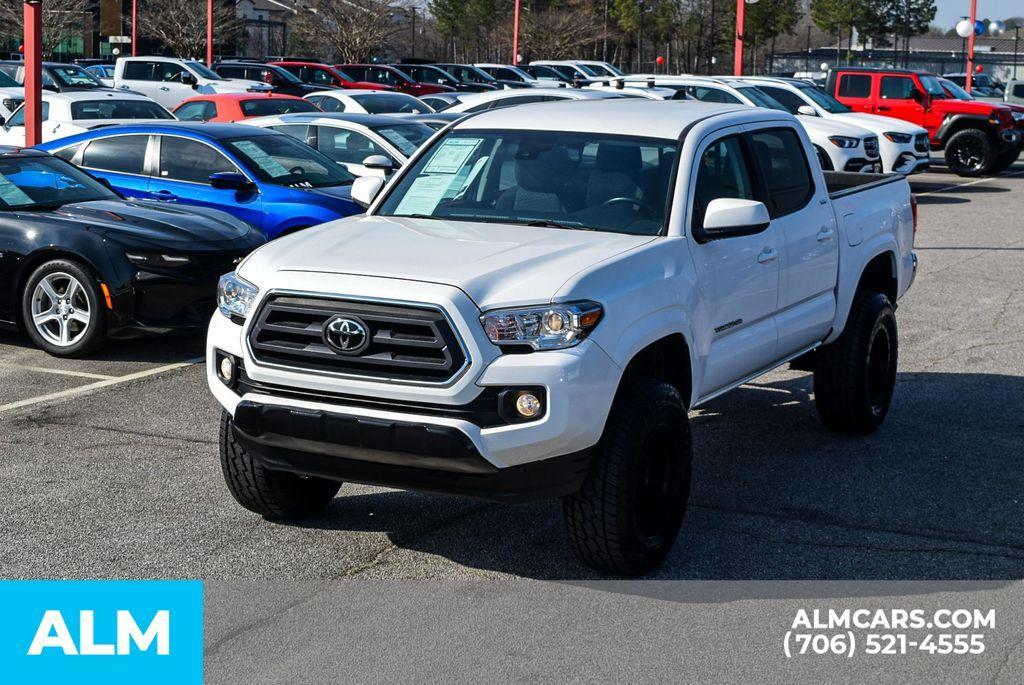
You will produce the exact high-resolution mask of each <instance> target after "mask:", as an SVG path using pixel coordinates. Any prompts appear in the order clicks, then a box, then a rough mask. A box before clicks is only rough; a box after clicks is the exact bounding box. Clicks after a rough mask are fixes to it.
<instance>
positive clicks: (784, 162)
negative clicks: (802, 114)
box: [750, 128, 814, 219]
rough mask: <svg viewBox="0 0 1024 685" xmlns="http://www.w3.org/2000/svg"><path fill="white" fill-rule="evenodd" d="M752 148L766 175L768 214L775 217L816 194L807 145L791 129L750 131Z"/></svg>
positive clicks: (795, 207)
mask: <svg viewBox="0 0 1024 685" xmlns="http://www.w3.org/2000/svg"><path fill="white" fill-rule="evenodd" d="M750 141H751V148H752V151H753V153H754V158H755V159H756V160H757V164H758V166H759V167H760V168H761V175H762V177H763V178H764V184H765V191H766V195H767V197H766V198H765V200H766V202H765V204H766V205H768V213H769V214H771V217H772V218H773V219H774V218H776V217H780V216H783V215H786V214H789V213H791V212H795V211H796V210H798V209H800V208H801V207H803V206H804V205H806V204H807V203H808V202H809V201H810V199H811V197H812V196H813V195H814V182H813V181H812V180H811V170H810V167H808V165H807V157H806V155H804V147H803V145H802V144H801V143H800V138H799V137H798V136H797V135H796V132H794V131H793V130H792V129H786V128H778V129H771V130H767V131H757V132H754V133H751V134H750Z"/></svg>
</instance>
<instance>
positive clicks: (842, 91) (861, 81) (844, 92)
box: [839, 74, 871, 98]
mask: <svg viewBox="0 0 1024 685" xmlns="http://www.w3.org/2000/svg"><path fill="white" fill-rule="evenodd" d="M839 97H842V98H866V97H871V77H870V76H869V75H867V74H843V76H842V77H841V78H840V79H839Z"/></svg>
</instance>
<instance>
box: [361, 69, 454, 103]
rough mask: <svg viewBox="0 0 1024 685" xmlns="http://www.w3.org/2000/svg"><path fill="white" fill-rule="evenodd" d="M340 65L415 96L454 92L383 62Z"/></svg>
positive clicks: (373, 80) (448, 87) (449, 88)
mask: <svg viewBox="0 0 1024 685" xmlns="http://www.w3.org/2000/svg"><path fill="white" fill-rule="evenodd" d="M341 66H342V67H344V68H345V70H346V71H347V72H349V73H350V74H353V75H354V76H356V77H357V78H360V79H363V80H364V81H369V82H371V83H378V84H381V85H384V86H388V87H389V88H391V89H393V90H397V91H399V92H402V93H407V94H409V95H415V96H416V97H421V96H423V95H431V94H432V93H453V92H455V89H454V88H452V87H451V86H443V85H441V84H440V83H420V82H418V81H417V80H416V79H414V78H413V77H412V76H410V75H409V74H407V73H405V72H404V71H402V70H401V69H398V68H396V67H390V66H385V65H383V64H343V65H341Z"/></svg>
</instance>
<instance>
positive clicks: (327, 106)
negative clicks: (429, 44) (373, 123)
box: [306, 90, 434, 114]
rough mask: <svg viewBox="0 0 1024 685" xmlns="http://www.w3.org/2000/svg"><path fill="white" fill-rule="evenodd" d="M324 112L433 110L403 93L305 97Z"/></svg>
mask: <svg viewBox="0 0 1024 685" xmlns="http://www.w3.org/2000/svg"><path fill="white" fill-rule="evenodd" d="M306 100H308V101H309V102H311V103H313V104H314V105H316V106H317V108H319V109H321V110H323V111H324V112H350V113H353V114H428V113H430V112H433V111H434V110H433V108H432V107H430V105H428V104H426V103H425V102H423V101H422V100H420V99H419V98H416V97H413V96H412V95H406V94H405V93H385V92H382V91H379V90H322V91H320V92H318V93H313V94H311V95H307V96H306Z"/></svg>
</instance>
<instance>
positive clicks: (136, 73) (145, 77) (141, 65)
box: [121, 62, 154, 81]
mask: <svg viewBox="0 0 1024 685" xmlns="http://www.w3.org/2000/svg"><path fill="white" fill-rule="evenodd" d="M153 67H154V64H153V63H152V62H126V63H125V65H124V71H123V72H121V73H122V78H126V79H131V80H132V81H152V80H153Z"/></svg>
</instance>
